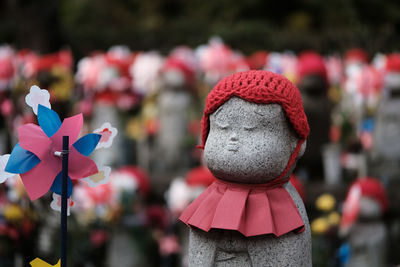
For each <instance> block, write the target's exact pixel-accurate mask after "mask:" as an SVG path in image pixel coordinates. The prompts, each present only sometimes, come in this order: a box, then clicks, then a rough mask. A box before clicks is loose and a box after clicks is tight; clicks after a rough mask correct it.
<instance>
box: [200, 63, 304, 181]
mask: <svg viewBox="0 0 400 267" xmlns="http://www.w3.org/2000/svg"><path fill="white" fill-rule="evenodd" d="M233 96H236V97H239V98H241V99H243V100H246V101H249V102H253V103H257V104H272V103H274V104H279V105H281V107H282V108H283V110H284V111H285V113H286V117H287V118H288V119H289V121H290V123H291V124H292V126H293V128H294V130H295V131H296V133H297V134H298V136H299V137H300V141H299V143H298V145H297V147H296V149H295V151H294V152H293V153H292V156H291V157H290V160H289V162H288V164H287V167H286V169H285V171H284V172H283V173H282V175H281V176H280V177H282V176H283V175H284V174H286V172H287V171H288V169H289V168H290V166H291V165H292V164H293V162H294V161H295V159H296V157H297V154H298V153H299V151H300V148H301V145H302V144H303V142H304V141H305V140H306V139H307V136H308V134H309V132H310V128H309V126H308V122H307V117H306V114H305V113H304V109H303V102H302V100H301V97H300V92H299V90H298V89H297V88H296V87H295V86H294V85H293V84H292V83H291V82H290V81H289V80H288V79H286V78H285V77H283V76H282V75H279V74H276V73H273V72H270V71H264V70H250V71H244V72H238V73H235V74H233V75H231V76H228V77H226V78H224V79H222V80H221V81H219V82H218V83H217V84H216V85H215V86H214V88H213V89H212V90H211V91H210V93H209V94H208V96H207V99H206V106H205V110H204V114H203V119H202V121H201V128H202V129H201V140H202V146H200V147H202V148H204V146H205V144H206V140H207V136H208V132H209V129H210V121H209V116H210V115H211V114H212V113H213V112H214V111H216V110H217V109H218V108H219V107H220V106H221V105H223V104H224V103H225V102H226V101H228V100H229V99H230V98H231V97H233Z"/></svg>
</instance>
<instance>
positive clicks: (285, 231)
mask: <svg viewBox="0 0 400 267" xmlns="http://www.w3.org/2000/svg"><path fill="white" fill-rule="evenodd" d="M308 133H309V127H308V123H307V118H306V116H305V114H304V110H303V105H302V101H301V97H300V93H299V91H298V89H297V88H296V87H295V86H294V85H293V84H292V83H291V82H290V81H289V80H287V79H286V78H284V77H283V76H281V75H278V74H274V73H272V72H267V71H247V72H240V73H236V74H234V75H232V76H229V77H227V78H225V79H223V80H221V81H220V82H219V83H218V84H217V85H216V86H215V87H214V88H213V90H212V91H211V92H210V93H209V95H208V97H207V101H206V107H205V112H204V116H203V120H202V142H203V145H204V157H205V161H206V164H207V167H208V168H209V169H210V170H211V172H212V173H213V175H214V176H215V177H216V178H217V181H216V182H214V183H213V184H212V185H210V186H209V187H208V188H207V189H206V190H205V191H204V192H203V193H202V194H201V195H200V196H199V197H198V198H197V199H196V200H195V201H193V202H192V204H191V205H189V206H188V207H187V208H186V210H185V211H184V212H183V213H182V215H181V217H180V220H182V221H183V222H184V223H186V224H187V225H189V226H190V227H191V229H190V244H189V266H191V267H197V266H202V267H203V266H204V267H206V266H274V267H275V266H311V265H312V264H311V236H310V227H309V223H308V218H307V214H306V211H305V208H304V205H303V202H302V200H301V198H300V196H299V195H298V193H297V192H296V190H295V189H294V187H293V186H292V185H291V184H290V183H288V181H289V178H290V177H289V176H290V174H291V172H292V171H293V169H294V167H295V165H296V161H297V160H298V158H300V157H301V156H302V155H303V153H304V151H305V147H306V138H307V136H308Z"/></svg>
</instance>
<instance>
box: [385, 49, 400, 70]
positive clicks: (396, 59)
mask: <svg viewBox="0 0 400 267" xmlns="http://www.w3.org/2000/svg"><path fill="white" fill-rule="evenodd" d="M386 71H389V72H400V53H395V54H390V55H388V56H387V59H386Z"/></svg>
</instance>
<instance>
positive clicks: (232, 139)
mask: <svg viewBox="0 0 400 267" xmlns="http://www.w3.org/2000/svg"><path fill="white" fill-rule="evenodd" d="M229 139H230V140H231V141H237V140H238V136H237V134H236V133H235V132H233V133H232V134H231V136H230V138H229Z"/></svg>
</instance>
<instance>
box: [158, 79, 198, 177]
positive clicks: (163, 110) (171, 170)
mask: <svg viewBox="0 0 400 267" xmlns="http://www.w3.org/2000/svg"><path fill="white" fill-rule="evenodd" d="M168 77H169V76H168V75H164V88H163V90H162V91H161V92H160V95H159V97H158V108H159V122H160V130H159V132H158V135H157V140H156V142H157V155H158V159H157V160H158V162H159V163H161V164H162V166H160V167H161V171H162V172H167V173H168V174H170V175H169V176H170V177H173V176H174V175H179V174H182V172H183V171H182V170H186V169H187V168H188V157H187V156H186V155H187V154H186V153H185V149H186V148H185V140H186V137H187V134H188V131H187V125H188V121H189V114H188V110H190V106H191V104H192V96H191V94H190V92H189V91H188V89H186V88H184V84H183V82H179V81H176V83H173V82H169V80H170V79H171V78H168Z"/></svg>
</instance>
